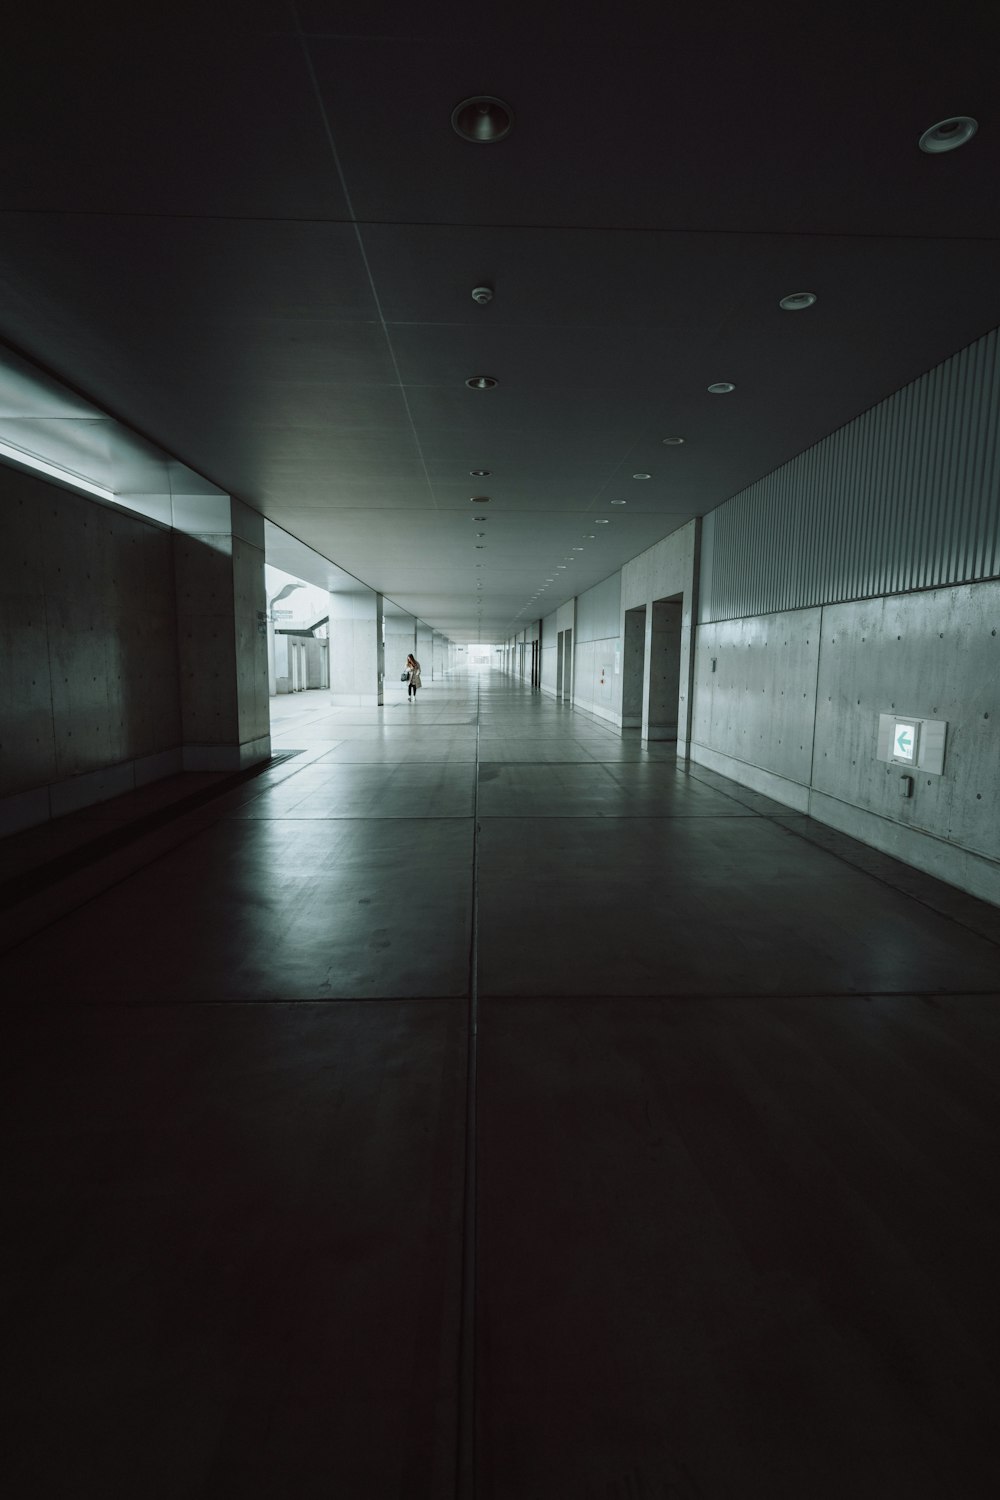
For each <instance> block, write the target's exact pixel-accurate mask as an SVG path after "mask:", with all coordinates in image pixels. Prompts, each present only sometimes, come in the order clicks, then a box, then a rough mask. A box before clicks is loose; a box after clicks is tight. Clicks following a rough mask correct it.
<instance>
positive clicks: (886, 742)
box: [875, 713, 948, 776]
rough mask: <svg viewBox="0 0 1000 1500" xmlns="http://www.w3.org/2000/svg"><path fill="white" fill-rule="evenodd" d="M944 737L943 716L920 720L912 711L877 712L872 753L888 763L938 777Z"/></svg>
mask: <svg viewBox="0 0 1000 1500" xmlns="http://www.w3.org/2000/svg"><path fill="white" fill-rule="evenodd" d="M947 736H948V725H947V722H946V721H945V720H943V719H922V718H919V717H918V716H917V715H915V714H897V713H890V714H879V716H878V747H877V749H876V751H875V756H876V759H877V760H881V761H887V762H888V763H889V764H890V765H896V766H911V767H912V768H913V769H914V770H915V771H926V772H927V774H928V775H930V776H942V775H943V774H944V750H945V742H946V740H947Z"/></svg>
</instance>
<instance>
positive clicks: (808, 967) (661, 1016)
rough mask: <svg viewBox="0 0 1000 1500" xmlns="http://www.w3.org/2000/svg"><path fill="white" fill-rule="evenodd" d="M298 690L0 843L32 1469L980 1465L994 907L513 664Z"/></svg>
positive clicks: (686, 1488) (625, 1474) (436, 1476)
mask: <svg viewBox="0 0 1000 1500" xmlns="http://www.w3.org/2000/svg"><path fill="white" fill-rule="evenodd" d="M425 682H426V678H425ZM274 728H275V748H276V749H277V750H288V751H290V750H294V751H297V752H299V753H297V754H295V755H292V756H290V757H289V758H288V759H287V760H284V761H282V762H280V763H278V764H276V765H275V766H274V767H272V768H271V769H269V770H267V771H266V772H264V773H263V774H262V775H260V776H258V777H255V778H253V779H250V780H246V781H244V782H242V783H241V784H239V785H238V786H236V787H235V788H234V789H232V790H229V791H226V792H224V793H220V794H218V795H214V796H213V795H212V789H211V788H209V789H208V791H207V793H206V795H207V796H208V800H202V801H200V802H198V805H196V806H193V807H188V806H187V804H186V803H185V802H184V801H183V799H181V800H180V801H178V803H177V806H178V807H179V808H180V809H182V810H181V811H180V812H179V813H178V816H177V817H176V819H173V820H171V821H170V822H169V828H165V827H164V826H162V820H161V825H160V826H158V827H157V829H156V830H155V831H154V832H152V833H150V834H149V835H148V836H143V837H141V838H138V839H136V840H134V841H133V842H132V843H131V844H130V845H129V846H128V849H127V851H118V852H114V851H112V853H111V854H109V853H108V851H107V849H106V848H103V847H102V849H101V851H100V856H101V857H100V859H97V858H96V857H95V859H94V861H93V863H92V867H91V869H90V873H89V874H88V869H87V868H86V867H84V868H83V869H82V870H81V869H80V868H78V865H79V860H77V865H74V868H73V870H72V871H71V872H70V874H69V875H68V876H67V877H66V878H67V879H68V880H69V881H70V885H69V891H70V895H69V898H66V899H62V902H61V904H60V898H59V890H58V889H57V888H58V887H60V881H61V879H62V877H61V875H60V869H59V866H58V861H56V862H55V863H54V864H51V856H52V853H53V850H55V851H56V852H57V853H58V852H59V851H60V850H62V849H63V848H64V847H67V846H69V845H71V844H72V845H73V846H74V847H76V844H78V843H79V842H80V840H81V839H83V838H84V837H85V832H86V829H85V821H84V823H78V824H76V825H73V826H68V827H67V829H66V831H65V833H64V834H62V835H60V836H59V837H56V838H55V840H54V842H53V835H52V833H51V832H50V833H49V834H46V835H42V834H40V835H39V840H40V842H38V843H36V844H33V843H32V840H31V839H30V838H21V839H20V840H19V842H14V841H8V843H7V845H6V850H5V853H4V855H3V860H2V862H0V872H2V873H3V874H4V875H5V877H6V878H7V882H8V886H9V884H10V881H11V879H16V869H15V866H16V865H17V864H18V862H19V861H20V864H21V866H22V867H23V868H24V869H26V870H29V871H32V870H33V871H35V874H36V878H37V871H38V868H39V867H40V860H41V856H40V855H39V853H38V850H39V849H42V851H43V854H45V855H46V857H48V858H49V860H50V864H51V875H52V879H51V885H52V890H50V891H48V892H46V891H42V892H41V894H39V893H37V892H36V894H35V895H33V896H32V899H31V902H25V903H22V906H23V912H24V913H25V914H26V916H25V925H24V928H23V933H22V934H21V940H20V941H17V937H18V934H17V932H16V930H14V929H13V928H10V927H8V928H7V929H6V931H7V940H8V941H9V942H11V943H12V944H13V946H11V947H10V948H9V951H7V953H6V954H5V955H4V957H3V958H2V960H0V962H2V964H3V988H4V994H5V1023H4V1029H5V1046H4V1056H3V1063H2V1070H3V1077H2V1099H0V1113H2V1118H3V1129H4V1138H5V1143H6V1152H5V1156H6V1169H5V1174H4V1187H3V1207H4V1211H5V1220H6V1228H5V1230H4V1233H3V1236H2V1239H0V1245H2V1261H3V1268H4V1275H3V1289H4V1290H3V1294H2V1295H3V1319H4V1324H3V1326H4V1341H3V1342H4V1364H5V1371H6V1393H5V1398H4V1415H5V1422H4V1426H5V1428H6V1432H7V1436H6V1439H5V1440H4V1441H5V1443H6V1447H7V1454H6V1456H5V1458H4V1459H3V1461H2V1464H0V1472H2V1473H3V1476H4V1487H5V1489H6V1491H7V1493H10V1494H13V1495H16V1496H17V1497H18V1500H36V1497H38V1500H43V1497H44V1500H49V1497H62V1496H67V1497H70V1496H72V1497H73V1500H82V1497H87V1500H89V1497H95V1500H96V1497H101V1500H117V1497H123V1500H124V1497H128V1500H161V1497H162V1500H188V1497H191V1500H194V1497H198V1500H202V1497H204V1500H212V1497H234V1500H235V1497H240V1500H272V1497H273V1500H299V1497H302V1500H306V1497H308V1500H313V1497H317V1500H318V1497H333V1500H354V1497H358V1500H362V1497H363V1500H382V1497H386V1500H389V1497H393V1500H395V1497H399V1500H408V1497H427V1500H446V1497H452V1496H456V1497H461V1500H471V1497H472V1496H476V1497H478V1500H591V1497H593V1500H597V1497H600V1500H653V1497H656V1500H659V1497H671V1500H673V1497H680V1500H742V1497H758V1496H759V1497H762V1500H764V1497H766V1500H779V1497H781V1500H783V1497H788V1500H847V1497H852V1500H855V1497H861V1500H869V1497H870V1500H876V1497H877V1500H886V1497H900V1500H903V1497H906V1500H925V1497H926V1500H932V1497H934V1500H937V1497H941V1500H945V1497H947V1500H977V1497H980V1496H982V1497H984V1500H985V1497H987V1496H990V1497H992V1496H993V1495H995V1494H997V1493H1000V1443H998V1439H997V1432H998V1430H1000V1429H998V1412H1000V1372H998V1368H997V1358H996V1351H997V1347H998V1336H1000V1316H998V1286H1000V1275H998V1271H997V1264H998V1250H1000V1194H998V1191H997V1177H998V1168H997V1163H998V1160H1000V1091H998V1088H997V1078H998V1076H1000V911H997V910H995V909H994V908H991V907H987V906H984V905H983V904H982V903H979V902H976V901H973V900H971V899H969V898H966V897H964V896H961V895H959V894H958V893H956V892H953V891H950V890H949V889H948V888H946V887H943V886H940V885H938V884H937V883H936V882H934V881H932V880H930V879H927V878H925V877H922V876H919V875H917V874H915V872H913V871H909V870H906V869H904V868H903V867H901V866H898V865H896V864H895V863H894V862H893V861H891V860H889V859H886V858H883V857H882V856H879V855H876V854H874V853H873V852H872V851H870V850H866V849H864V848H862V847H861V846H859V845H857V844H854V843H852V841H850V840H848V839H845V838H843V837H842V836H839V835H835V834H832V833H830V832H829V831H828V830H824V829H822V828H820V827H818V826H817V825H814V824H811V823H810V822H809V820H808V819H805V818H801V817H797V816H795V815H793V814H791V813H789V812H788V810H787V809H784V808H782V807H780V806H778V805H777V804H774V803H772V802H769V801H768V800H767V799H766V798H763V797H760V796H758V795H756V794H753V793H749V792H746V791H744V790H743V789H741V788H740V787H738V786H736V785H735V784H734V783H732V782H728V781H726V780H724V779H723V778H722V777H719V776H716V775H713V774H712V773H709V772H706V771H703V770H700V769H699V768H698V767H690V768H686V767H682V766H679V765H678V764H677V763H676V761H675V757H674V755H673V752H672V750H671V748H670V747H669V746H665V745H654V746H651V747H650V748H649V749H644V748H642V747H641V745H640V744H639V743H638V742H637V741H636V740H635V739H634V738H629V737H626V738H625V739H622V738H621V737H620V736H618V735H616V734H615V733H613V732H612V731H611V730H610V729H609V728H608V727H606V726H605V725H603V724H601V723H600V722H598V721H596V720H594V719H592V718H590V717H588V716H587V715H585V714H582V713H578V712H574V711H573V710H571V709H569V708H568V707H566V706H564V705H557V704H555V703H553V702H552V701H551V700H550V699H548V698H545V697H541V696H539V695H538V694H532V693H531V692H530V691H529V690H527V689H525V688H524V687H522V686H521V685H520V684H516V685H515V684H514V683H512V682H510V681H508V680H506V679H504V678H502V677H500V676H498V675H496V674H491V673H484V674H482V675H480V676H477V675H474V674H469V675H465V676H458V675H456V676H453V677H449V678H447V679H446V680H445V681H443V682H441V681H439V682H434V683H429V682H427V683H426V686H425V687H424V688H423V689H422V691H421V694H420V697H419V699H418V702H417V703H416V704H415V705H410V704H407V703H406V701H405V700H403V699H397V700H396V701H394V702H392V703H391V704H390V705H389V706H387V707H386V708H384V709H383V710H374V709H372V710H366V709H343V708H331V706H330V704H329V701H328V699H327V697H326V695H321V694H308V695H302V696H299V697H296V698H292V699H286V700H279V702H278V703H277V705H276V720H275V726H274ZM182 790H183V788H180V789H178V792H177V795H178V797H179V796H180V792H181V791H182ZM202 790H205V789H204V788H202ZM150 795H152V794H150ZM164 795H167V794H166V793H164ZM170 795H171V796H172V795H174V793H173V792H171V793H170ZM195 800H196V801H197V799H195ZM148 801H149V797H148V796H147V798H146V800H145V802H144V803H143V804H142V805H143V806H146V805H147V803H148ZM123 816H124V814H123V811H122V809H118V810H117V811H116V809H115V808H114V807H111V806H109V808H107V809H106V810H105V811H104V813H103V814H100V813H97V812H95V813H93V814H92V815H91V821H92V822H94V823H95V824H99V823H101V822H102V819H103V824H104V825H108V826H116V827H117V826H119V825H120V824H121V821H122V817H123ZM74 827H75V828H77V830H79V828H80V827H84V834H80V833H79V831H77V832H76V833H74V832H73V828H74ZM46 838H47V839H48V843H47V844H45V842H44V840H45V839H46ZM74 841H75V843H74ZM109 860H110V861H111V862H110V863H109ZM115 860H118V861H119V863H118V864H115V863H114V861H115ZM122 861H124V862H122ZM42 867H43V873H44V869H45V868H49V866H45V865H44V861H42ZM12 872H13V873H12ZM88 879H89V880H90V884H89V885H88V884H87V881H88ZM39 901H42V902H43V905H42V906H39V905H38V902H39ZM45 901H48V902H49V905H48V906H45V905H44V902H45ZM69 908H72V909H69ZM19 910H21V908H20V907H19V906H18V904H17V903H15V905H14V907H13V908H12V912H13V915H12V916H11V920H12V921H14V922H15V924H16V921H17V920H19V918H18V912H19ZM25 934H26V935H25Z"/></svg>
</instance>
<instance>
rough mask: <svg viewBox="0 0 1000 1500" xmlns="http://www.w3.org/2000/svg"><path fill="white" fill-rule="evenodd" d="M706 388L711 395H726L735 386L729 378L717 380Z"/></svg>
mask: <svg viewBox="0 0 1000 1500" xmlns="http://www.w3.org/2000/svg"><path fill="white" fill-rule="evenodd" d="M708 389H709V390H710V391H711V393H712V395H713V396H728V395H729V392H730V391H735V389H736V387H735V386H734V385H733V382H732V381H731V380H717V381H716V382H715V384H714V385H710V386H709V388H708Z"/></svg>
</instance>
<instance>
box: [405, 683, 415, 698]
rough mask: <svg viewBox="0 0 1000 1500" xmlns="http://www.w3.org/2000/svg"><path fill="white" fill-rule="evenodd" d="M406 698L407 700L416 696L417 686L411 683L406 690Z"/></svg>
mask: <svg viewBox="0 0 1000 1500" xmlns="http://www.w3.org/2000/svg"><path fill="white" fill-rule="evenodd" d="M406 696H407V697H408V698H409V697H413V698H415V697H416V696H417V684H416V683H415V682H411V683H410V685H409V687H408V688H407V689H406Z"/></svg>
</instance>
